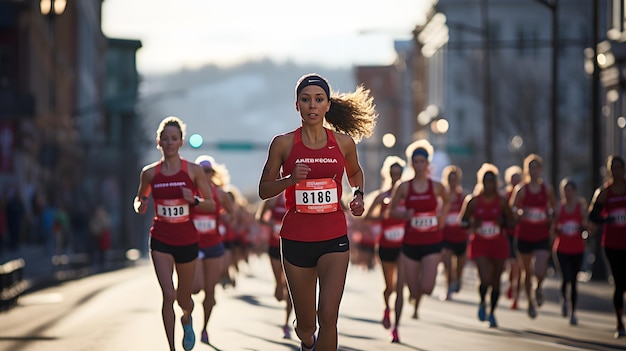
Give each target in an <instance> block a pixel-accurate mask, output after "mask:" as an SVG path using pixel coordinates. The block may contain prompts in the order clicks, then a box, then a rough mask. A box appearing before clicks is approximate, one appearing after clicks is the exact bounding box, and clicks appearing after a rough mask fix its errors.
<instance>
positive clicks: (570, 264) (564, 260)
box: [556, 252, 583, 311]
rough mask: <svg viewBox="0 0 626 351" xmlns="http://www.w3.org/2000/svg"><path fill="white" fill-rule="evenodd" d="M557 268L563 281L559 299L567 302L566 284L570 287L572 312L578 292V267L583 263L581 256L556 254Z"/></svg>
mask: <svg viewBox="0 0 626 351" xmlns="http://www.w3.org/2000/svg"><path fill="white" fill-rule="evenodd" d="M556 257H557V260H558V262H559V267H560V268H561V275H562V276H563V281H562V282H561V297H563V300H564V301H567V284H570V285H571V291H570V302H571V305H572V311H574V309H576V300H577V298H578V291H577V289H576V276H577V275H578V271H580V266H581V264H582V262H583V254H565V253H560V252H557V253H556Z"/></svg>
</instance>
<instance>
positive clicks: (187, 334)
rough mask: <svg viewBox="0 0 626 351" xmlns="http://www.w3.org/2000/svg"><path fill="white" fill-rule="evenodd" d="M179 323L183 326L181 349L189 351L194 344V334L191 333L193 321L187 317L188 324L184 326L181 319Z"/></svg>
mask: <svg viewBox="0 0 626 351" xmlns="http://www.w3.org/2000/svg"><path fill="white" fill-rule="evenodd" d="M180 323H181V324H182V325H183V334H184V335H183V349H185V351H189V350H191V349H193V347H194V345H195V344H196V334H195V333H194V332H193V319H192V318H191V316H189V324H187V325H185V324H184V323H183V319H182V317H181V319H180Z"/></svg>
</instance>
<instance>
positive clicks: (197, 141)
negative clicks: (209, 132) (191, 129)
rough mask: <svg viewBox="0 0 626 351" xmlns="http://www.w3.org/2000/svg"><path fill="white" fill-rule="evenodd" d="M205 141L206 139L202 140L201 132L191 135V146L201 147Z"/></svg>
mask: <svg viewBox="0 0 626 351" xmlns="http://www.w3.org/2000/svg"><path fill="white" fill-rule="evenodd" d="M203 142H204V140H202V135H200V134H191V136H190V137H189V146H191V147H192V148H194V149H197V148H199V147H201V146H202V143H203Z"/></svg>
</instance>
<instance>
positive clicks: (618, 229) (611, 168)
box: [589, 155, 626, 338]
mask: <svg viewBox="0 0 626 351" xmlns="http://www.w3.org/2000/svg"><path fill="white" fill-rule="evenodd" d="M607 170H608V175H609V180H608V181H607V182H606V184H605V185H603V186H602V187H600V188H598V189H597V190H596V192H595V193H594V195H593V199H592V201H591V205H590V206H589V219H590V220H591V221H592V222H594V223H598V224H602V225H604V228H603V230H602V241H601V242H602V246H603V247H604V253H605V254H606V258H607V259H608V261H609V266H610V267H611V273H612V275H613V282H614V284H613V285H614V287H615V290H614V292H613V307H614V309H615V316H616V317H617V328H616V330H615V334H614V336H615V338H623V337H626V331H625V330H624V321H623V319H622V318H623V314H624V292H626V176H625V175H624V159H623V158H622V157H620V156H616V155H611V156H609V159H608V161H607Z"/></svg>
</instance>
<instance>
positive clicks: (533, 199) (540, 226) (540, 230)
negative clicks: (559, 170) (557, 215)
mask: <svg viewBox="0 0 626 351" xmlns="http://www.w3.org/2000/svg"><path fill="white" fill-rule="evenodd" d="M524 187H525V189H526V190H525V193H524V199H523V200H522V202H521V203H520V204H519V206H518V207H519V208H522V209H523V210H524V214H523V215H522V217H521V218H520V220H519V223H518V225H517V228H515V235H516V236H517V237H518V238H519V239H520V240H523V241H529V242H538V241H541V240H546V239H549V238H550V228H549V227H548V195H547V191H546V186H545V185H544V184H541V189H540V190H539V192H538V193H533V192H531V191H530V187H529V186H528V184H526V185H524Z"/></svg>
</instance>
